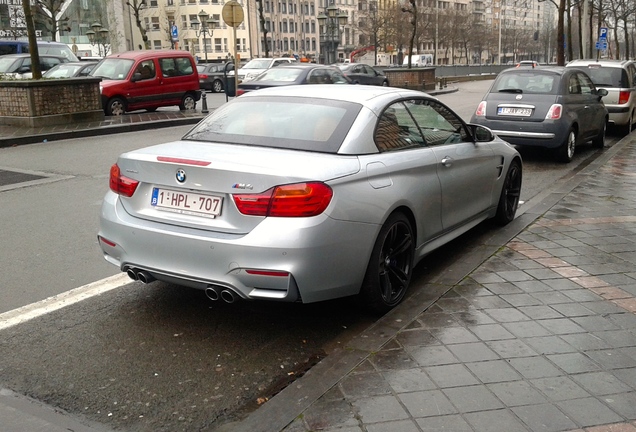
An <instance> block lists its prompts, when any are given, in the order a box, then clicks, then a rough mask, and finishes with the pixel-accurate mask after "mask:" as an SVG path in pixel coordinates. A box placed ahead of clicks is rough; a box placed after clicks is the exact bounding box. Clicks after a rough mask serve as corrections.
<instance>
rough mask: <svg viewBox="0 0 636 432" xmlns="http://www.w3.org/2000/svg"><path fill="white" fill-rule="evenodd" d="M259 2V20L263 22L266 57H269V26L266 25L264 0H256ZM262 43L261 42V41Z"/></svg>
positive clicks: (262, 29)
mask: <svg viewBox="0 0 636 432" xmlns="http://www.w3.org/2000/svg"><path fill="white" fill-rule="evenodd" d="M256 3H257V4H258V20H259V22H260V23H261V31H262V32H263V44H264V45H265V46H264V48H265V57H269V44H268V43H267V27H266V26H265V14H264V12H263V0H256ZM259 43H260V42H259Z"/></svg>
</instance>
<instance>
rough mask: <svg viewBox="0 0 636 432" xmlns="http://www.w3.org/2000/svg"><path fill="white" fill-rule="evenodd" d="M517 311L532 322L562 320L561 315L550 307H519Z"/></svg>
mask: <svg viewBox="0 0 636 432" xmlns="http://www.w3.org/2000/svg"><path fill="white" fill-rule="evenodd" d="M519 311H520V312H521V313H523V314H524V315H527V316H529V317H530V318H532V319H534V320H539V319H556V318H563V315H561V314H560V313H559V312H557V311H556V310H554V309H552V308H551V307H550V306H525V307H520V308H519Z"/></svg>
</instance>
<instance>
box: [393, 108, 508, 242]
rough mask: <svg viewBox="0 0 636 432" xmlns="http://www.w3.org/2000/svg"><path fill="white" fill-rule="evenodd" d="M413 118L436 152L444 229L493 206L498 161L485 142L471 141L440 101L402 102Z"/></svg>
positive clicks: (467, 219) (452, 113)
mask: <svg viewBox="0 0 636 432" xmlns="http://www.w3.org/2000/svg"><path fill="white" fill-rule="evenodd" d="M404 103H405V105H406V107H407V108H408V110H409V112H410V113H411V114H412V116H413V118H414V119H415V121H416V123H417V125H418V127H419V129H420V131H421V133H422V136H423V139H424V143H425V145H426V146H428V147H430V148H431V149H432V150H433V153H434V154H435V159H436V162H437V175H438V177H439V181H440V185H441V191H442V195H441V197H442V200H441V201H442V202H441V219H442V226H443V227H444V230H445V231H448V230H452V229H455V228H457V227H458V226H460V225H463V224H465V223H467V222H469V221H471V220H472V219H474V218H475V217H477V216H479V215H482V214H483V213H484V212H485V211H486V210H488V209H489V208H490V207H491V206H492V205H493V203H492V194H493V187H494V184H495V179H496V178H497V176H499V174H500V172H501V160H500V158H497V157H496V156H495V154H494V152H493V151H492V149H491V147H490V145H489V144H488V143H481V142H474V141H473V139H472V137H471V136H470V134H469V133H468V130H467V128H466V126H465V124H464V122H463V121H462V120H461V119H460V118H459V117H458V116H457V114H455V113H454V112H453V111H452V110H450V109H449V108H448V107H446V106H445V105H444V104H442V103H441V102H439V101H436V100H430V99H413V100H409V101H405V102H404Z"/></svg>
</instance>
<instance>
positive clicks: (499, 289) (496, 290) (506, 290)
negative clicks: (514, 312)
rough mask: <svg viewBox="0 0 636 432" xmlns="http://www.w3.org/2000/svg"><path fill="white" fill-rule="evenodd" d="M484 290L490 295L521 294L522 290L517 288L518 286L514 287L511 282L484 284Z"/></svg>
mask: <svg viewBox="0 0 636 432" xmlns="http://www.w3.org/2000/svg"><path fill="white" fill-rule="evenodd" d="M484 288H486V289H487V290H488V291H489V292H491V293H492V294H496V295H501V294H521V293H523V290H522V289H521V288H519V287H518V286H516V285H514V284H513V283H511V282H499V283H492V284H484Z"/></svg>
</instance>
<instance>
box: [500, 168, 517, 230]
mask: <svg viewBox="0 0 636 432" xmlns="http://www.w3.org/2000/svg"><path fill="white" fill-rule="evenodd" d="M521 180H522V173H521V164H520V163H519V161H517V160H514V161H512V163H511V164H510V167H509V168H508V172H507V173H506V178H505V179H504V184H503V188H502V189H501V195H500V196H499V204H498V205H497V214H496V215H495V221H496V222H497V223H498V224H499V225H507V224H509V223H510V222H512V221H513V219H514V218H515V213H516V212H517V208H518V207H519V197H520V196H521Z"/></svg>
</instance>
